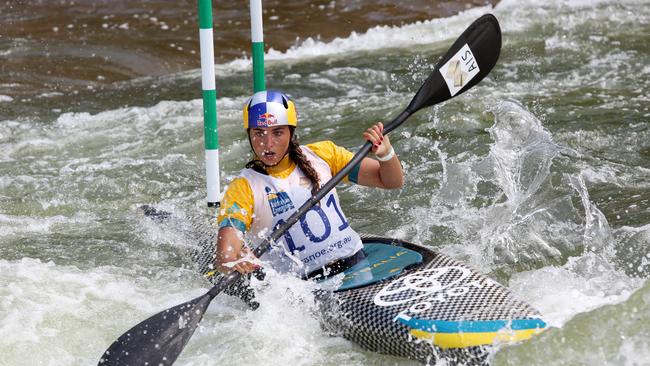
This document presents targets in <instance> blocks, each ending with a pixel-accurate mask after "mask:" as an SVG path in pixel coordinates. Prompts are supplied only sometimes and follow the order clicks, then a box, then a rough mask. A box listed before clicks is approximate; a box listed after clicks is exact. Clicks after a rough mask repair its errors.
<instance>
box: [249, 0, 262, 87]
mask: <svg viewBox="0 0 650 366" xmlns="http://www.w3.org/2000/svg"><path fill="white" fill-rule="evenodd" d="M250 12H251V41H252V43H253V44H252V55H253V56H252V58H253V92H254V93H257V92H258V91H263V90H266V82H265V80H264V31H263V25H262V0H251V1H250Z"/></svg>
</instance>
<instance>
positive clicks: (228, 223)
mask: <svg viewBox="0 0 650 366" xmlns="http://www.w3.org/2000/svg"><path fill="white" fill-rule="evenodd" d="M222 227H234V228H235V229H237V230H239V231H241V232H242V233H245V232H246V224H244V223H243V222H241V221H240V220H237V219H231V218H225V219H223V220H221V222H220V223H219V228H220V229H221V228H222Z"/></svg>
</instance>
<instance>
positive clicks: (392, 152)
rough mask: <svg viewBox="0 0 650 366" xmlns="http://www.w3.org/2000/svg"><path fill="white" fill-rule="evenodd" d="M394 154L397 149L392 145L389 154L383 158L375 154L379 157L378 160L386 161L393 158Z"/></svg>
mask: <svg viewBox="0 0 650 366" xmlns="http://www.w3.org/2000/svg"><path fill="white" fill-rule="evenodd" d="M393 156H395V149H393V147H392V146H391V147H390V151H389V152H388V154H386V156H384V157H383V158H381V157H379V156H377V155H375V158H377V160H379V161H382V162H386V161H388V160H390V159H392V158H393Z"/></svg>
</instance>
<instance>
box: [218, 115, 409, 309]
mask: <svg viewBox="0 0 650 366" xmlns="http://www.w3.org/2000/svg"><path fill="white" fill-rule="evenodd" d="M411 114H413V112H411V111H409V109H408V108H407V109H406V110H405V111H403V112H402V113H400V114H399V115H398V116H397V117H395V119H393V120H392V121H391V122H390V123H388V124H387V125H386V127H384V135H387V134H388V133H389V132H390V131H392V130H394V129H396V128H397V127H399V125H401V124H402V123H403V122H404V121H406V119H407V118H409V117H410V116H411ZM371 149H372V143H371V142H370V141H366V143H365V144H363V146H362V147H361V149H360V150H359V151H357V153H356V154H354V156H353V157H352V160H350V161H349V162H348V163H347V164H346V165H345V166H344V167H343V169H341V170H340V171H339V172H338V173H336V175H335V176H333V177H332V179H330V180H329V181H328V182H327V183H325V184H324V185H323V186H322V187H321V188H320V189H319V190H318V192H316V194H315V195H313V196H311V197H310V198H309V199H308V200H307V202H305V203H304V204H303V205H302V206H300V208H298V209H297V210H296V211H295V212H294V213H293V214H292V215H291V216H289V218H288V219H287V221H285V222H284V223H283V224H282V225H279V226H278V227H276V228H275V230H273V232H272V233H271V235H270V236H269V237H268V238H266V239H264V241H263V242H262V243H261V244H260V245H258V246H257V248H255V250H253V254H254V255H255V257H257V258H259V257H261V256H262V255H263V254H264V253H266V252H267V251H268V250H269V248H271V243H273V242H275V241H277V240H278V239H280V237H282V235H284V233H286V232H287V230H289V229H290V228H291V227H292V226H293V225H294V224H295V223H296V222H298V220H300V218H301V217H302V216H304V215H305V214H306V213H307V211H309V210H311V208H312V207H314V206H315V205H316V204H317V203H318V202H319V201H320V200H321V199H323V197H325V195H327V194H328V193H329V192H330V191H331V190H332V189H334V187H336V185H337V184H339V183H340V182H341V181H342V180H343V178H345V176H346V175H348V174H350V171H352V169H354V167H355V166H357V165H358V164H360V163H361V161H362V160H363V159H364V158H365V157H366V155H368V153H370V150H371ZM240 276H241V274H240V273H239V272H237V271H233V272H231V273H230V274H228V275H226V276H224V277H223V278H222V279H221V280H220V281H219V282H217V284H216V285H214V286H213V287H212V288H211V289H210V291H208V294H210V297H211V298H214V297H215V296H217V295H218V294H219V293H220V292H221V291H223V290H224V289H225V288H227V287H229V286H230V285H232V284H233V283H235V282H237V280H238V279H239V277H240Z"/></svg>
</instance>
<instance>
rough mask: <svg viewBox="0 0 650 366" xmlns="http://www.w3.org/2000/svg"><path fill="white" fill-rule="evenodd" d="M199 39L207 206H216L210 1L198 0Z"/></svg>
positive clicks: (216, 137)
mask: <svg viewBox="0 0 650 366" xmlns="http://www.w3.org/2000/svg"><path fill="white" fill-rule="evenodd" d="M199 28H200V29H199V38H200V41H201V85H202V89H203V135H204V138H205V173H206V184H207V191H208V196H207V201H208V207H219V193H220V192H221V187H220V186H219V134H218V132H217V90H216V87H215V75H214V37H213V34H212V0H199Z"/></svg>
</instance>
